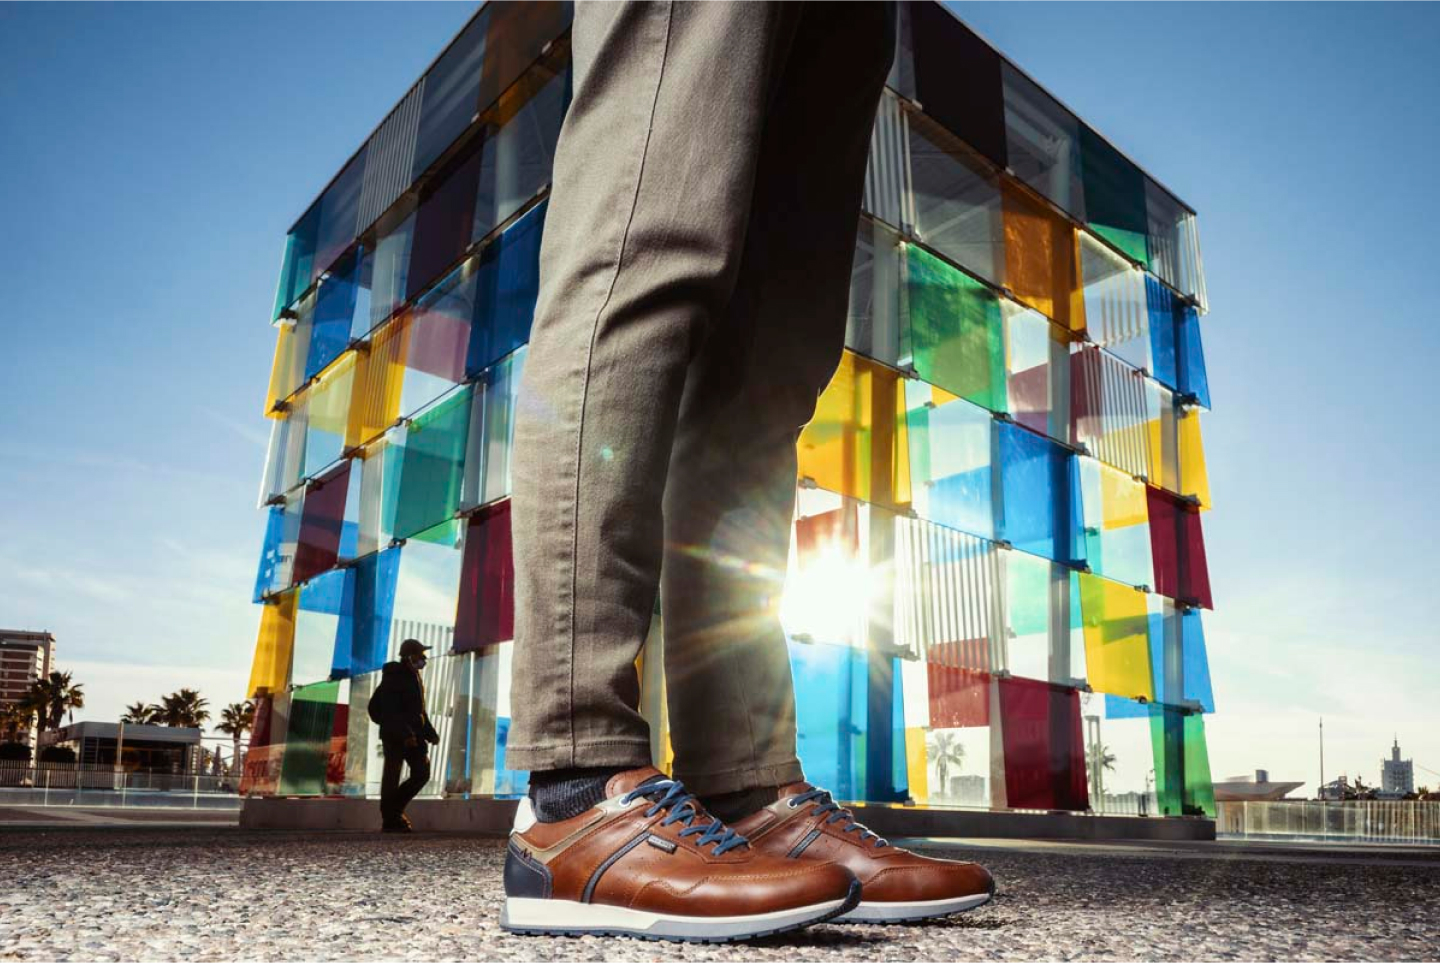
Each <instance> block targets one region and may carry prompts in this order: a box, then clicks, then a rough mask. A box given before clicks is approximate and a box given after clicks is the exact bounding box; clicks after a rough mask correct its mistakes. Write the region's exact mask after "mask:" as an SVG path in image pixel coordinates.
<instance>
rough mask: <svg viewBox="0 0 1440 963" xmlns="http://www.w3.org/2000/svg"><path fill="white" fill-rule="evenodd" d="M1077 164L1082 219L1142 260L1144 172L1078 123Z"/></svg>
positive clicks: (1146, 257) (1146, 252) (1145, 226)
mask: <svg viewBox="0 0 1440 963" xmlns="http://www.w3.org/2000/svg"><path fill="white" fill-rule="evenodd" d="M1080 167H1081V171H1082V174H1083V178H1084V182H1085V220H1086V222H1087V223H1088V224H1089V225H1090V228H1091V230H1093V231H1095V233H1097V234H1099V235H1101V236H1103V237H1104V238H1105V239H1106V240H1108V241H1109V242H1110V243H1111V244H1114V245H1115V246H1116V247H1118V248H1119V249H1120V250H1122V251H1124V252H1125V253H1126V255H1128V256H1129V257H1130V258H1132V259H1133V260H1135V261H1139V262H1140V263H1142V264H1144V263H1147V262H1148V260H1149V257H1150V254H1149V249H1148V247H1147V244H1146V232H1147V229H1148V224H1147V221H1146V214H1145V175H1144V174H1142V173H1141V172H1140V168H1138V167H1136V166H1135V165H1134V164H1132V163H1131V162H1130V161H1129V160H1128V159H1126V157H1125V156H1124V155H1123V154H1121V153H1120V152H1119V151H1118V150H1116V149H1115V148H1114V147H1112V146H1111V145H1110V143H1109V142H1108V141H1106V140H1105V139H1104V138H1103V137H1101V136H1100V135H1099V134H1097V133H1095V131H1093V130H1091V129H1090V128H1089V127H1086V126H1084V125H1081V127H1080Z"/></svg>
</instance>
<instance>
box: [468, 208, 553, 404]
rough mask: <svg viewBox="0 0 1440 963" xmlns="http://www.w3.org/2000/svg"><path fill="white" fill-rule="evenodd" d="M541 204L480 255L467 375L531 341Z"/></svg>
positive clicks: (537, 283) (542, 216) (537, 281)
mask: <svg viewBox="0 0 1440 963" xmlns="http://www.w3.org/2000/svg"><path fill="white" fill-rule="evenodd" d="M546 207H547V205H546V204H541V205H539V206H538V207H536V208H535V209H534V210H533V211H530V212H529V213H527V214H526V215H525V216H524V217H522V218H520V220H518V221H516V222H515V223H514V224H512V225H510V227H509V229H508V230H506V231H505V233H503V234H501V235H500V236H499V237H497V238H496V239H495V240H494V241H493V242H492V243H491V244H490V245H489V246H488V247H486V248H485V250H484V251H483V252H482V253H481V255H480V264H479V266H478V268H477V269H476V276H477V278H478V284H477V289H476V295H475V315H474V318H473V319H472V322H471V325H470V344H469V346H468V350H467V351H466V356H465V373H466V374H467V375H469V376H472V377H473V376H474V375H476V374H478V373H479V372H480V371H482V370H483V369H485V368H488V367H489V366H490V365H492V364H494V363H495V362H496V361H498V360H499V359H501V358H503V357H504V356H505V355H507V354H509V353H510V352H512V351H514V350H515V349H516V348H518V347H520V346H521V345H522V344H524V343H525V342H527V341H529V340H530V322H531V320H532V319H533V318H534V316H535V298H536V296H537V295H538V294H539V291H540V235H541V232H542V231H543V230H544V228H545V209H546Z"/></svg>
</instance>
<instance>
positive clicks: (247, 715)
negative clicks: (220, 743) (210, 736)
mask: <svg viewBox="0 0 1440 963" xmlns="http://www.w3.org/2000/svg"><path fill="white" fill-rule="evenodd" d="M254 727H255V703H253V702H250V701H248V700H247V701H245V702H232V703H230V704H229V705H228V706H226V707H225V708H224V709H221V710H220V724H219V725H218V726H216V727H215V731H216V732H223V733H225V734H226V735H227V736H229V737H230V738H231V739H233V740H234V741H235V751H234V753H233V754H232V755H231V756H230V768H231V770H232V771H233V770H234V769H235V766H236V765H237V764H238V763H239V762H240V740H241V739H243V738H245V733H247V732H249V731H250V730H251V729H253V728H254Z"/></svg>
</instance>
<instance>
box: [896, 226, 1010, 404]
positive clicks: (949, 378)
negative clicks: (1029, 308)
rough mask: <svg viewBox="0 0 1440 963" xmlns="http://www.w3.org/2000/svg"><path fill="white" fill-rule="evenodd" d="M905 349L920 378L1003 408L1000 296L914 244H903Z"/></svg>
mask: <svg viewBox="0 0 1440 963" xmlns="http://www.w3.org/2000/svg"><path fill="white" fill-rule="evenodd" d="M905 304H906V320H907V321H908V331H907V334H908V338H907V341H906V344H905V349H906V354H907V355H908V359H909V361H910V363H911V364H913V365H914V366H915V369H916V371H917V372H918V373H919V375H920V378H921V379H922V380H924V381H927V382H929V383H930V384H932V385H936V386H937V387H940V388H943V389H945V390H946V391H948V392H950V393H951V394H954V395H957V396H959V397H961V398H964V399H966V400H967V401H972V402H974V403H975V404H977V405H980V406H982V407H985V408H988V409H990V410H991V411H1004V410H1005V401H1006V398H1005V343H1004V327H1003V326H1002V324H1001V321H1000V301H999V299H998V298H997V297H996V295H995V293H994V292H993V291H992V290H991V289H990V288H989V287H987V286H986V285H985V284H984V283H983V282H981V281H977V280H975V279H974V278H972V277H970V276H969V275H968V274H965V273H964V272H963V271H959V270H956V269H955V268H953V267H951V266H950V265H949V264H946V263H945V262H944V261H942V260H940V259H939V258H937V257H935V256H934V255H932V254H929V253H928V252H926V251H925V250H924V249H922V248H918V247H915V246H914V245H906V247H905Z"/></svg>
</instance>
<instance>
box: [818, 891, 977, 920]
mask: <svg viewBox="0 0 1440 963" xmlns="http://www.w3.org/2000/svg"><path fill="white" fill-rule="evenodd" d="M994 895H995V894H994V893H993V892H990V893H976V894H974V895H972V896H959V897H955V898H953V899H931V900H916V901H914V902H907V903H899V902H895V903H882V902H875V901H871V902H866V901H864V900H862V901H861V902H860V903H859V904H858V905H857V906H856V907H855V908H854V909H853V910H851V911H850V912H848V913H846V914H844V915H843V916H841V917H839V918H838V919H836V920H835V922H837V923H882V924H883V923H915V922H918V921H920V920H933V919H937V918H939V917H941V916H953V915H955V914H956V913H964V912H965V911H966V910H972V909H975V908H976V907H977V906H984V905H985V904H986V903H988V902H990V900H991V899H992V898H993V897H994Z"/></svg>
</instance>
